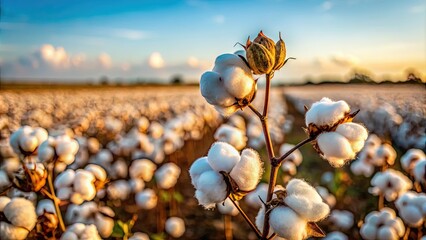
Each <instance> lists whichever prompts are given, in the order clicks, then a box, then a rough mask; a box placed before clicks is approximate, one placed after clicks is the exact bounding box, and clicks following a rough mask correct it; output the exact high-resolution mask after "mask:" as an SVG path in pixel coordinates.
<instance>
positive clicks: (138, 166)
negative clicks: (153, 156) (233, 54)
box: [129, 159, 157, 182]
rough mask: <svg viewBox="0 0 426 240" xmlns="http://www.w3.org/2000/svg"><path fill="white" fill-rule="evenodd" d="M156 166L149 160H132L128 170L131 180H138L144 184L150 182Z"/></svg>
mask: <svg viewBox="0 0 426 240" xmlns="http://www.w3.org/2000/svg"><path fill="white" fill-rule="evenodd" d="M156 169H157V165H155V163H153V162H152V161H151V160H149V159H137V160H133V161H132V164H131V165H130V168H129V174H130V177H131V178H140V179H142V180H144V181H145V182H149V181H151V179H152V177H153V176H154V172H155V170H156Z"/></svg>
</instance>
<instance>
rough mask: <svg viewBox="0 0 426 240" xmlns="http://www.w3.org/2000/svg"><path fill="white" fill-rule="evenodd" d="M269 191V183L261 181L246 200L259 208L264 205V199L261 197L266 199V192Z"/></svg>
mask: <svg viewBox="0 0 426 240" xmlns="http://www.w3.org/2000/svg"><path fill="white" fill-rule="evenodd" d="M267 191H268V184H266V183H260V184H259V185H257V187H256V190H254V191H253V192H250V193H248V194H247V195H246V196H245V197H244V200H245V201H246V203H247V204H248V205H250V206H252V207H255V208H259V207H261V206H262V201H260V199H259V197H260V198H261V199H262V200H263V201H266V193H267Z"/></svg>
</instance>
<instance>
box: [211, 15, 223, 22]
mask: <svg viewBox="0 0 426 240" xmlns="http://www.w3.org/2000/svg"><path fill="white" fill-rule="evenodd" d="M213 22H214V23H217V24H223V23H225V16H223V15H216V16H214V17H213Z"/></svg>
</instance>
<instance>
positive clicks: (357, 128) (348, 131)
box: [336, 122, 368, 153]
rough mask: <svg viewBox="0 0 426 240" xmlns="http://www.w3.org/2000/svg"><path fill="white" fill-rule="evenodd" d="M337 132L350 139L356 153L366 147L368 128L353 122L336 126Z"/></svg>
mask: <svg viewBox="0 0 426 240" xmlns="http://www.w3.org/2000/svg"><path fill="white" fill-rule="evenodd" d="M336 132H337V133H339V134H340V135H342V136H344V137H345V138H346V139H347V140H348V141H349V143H350V144H351V148H352V151H353V152H354V153H357V152H359V151H360V150H361V149H362V148H363V147H364V143H365V140H366V139H367V137H368V132H367V129H366V128H365V127H364V126H362V125H360V124H358V123H353V122H347V123H343V124H339V126H337V128H336Z"/></svg>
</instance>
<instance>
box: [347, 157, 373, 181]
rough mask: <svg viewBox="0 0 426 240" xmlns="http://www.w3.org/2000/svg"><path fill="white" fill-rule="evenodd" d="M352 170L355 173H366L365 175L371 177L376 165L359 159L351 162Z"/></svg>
mask: <svg viewBox="0 0 426 240" xmlns="http://www.w3.org/2000/svg"><path fill="white" fill-rule="evenodd" d="M351 171H352V173H353V174H355V175H364V177H370V176H371V175H372V174H373V172H374V165H372V164H369V163H367V162H366V161H363V160H361V159H358V160H356V161H354V162H353V163H352V164H351Z"/></svg>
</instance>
